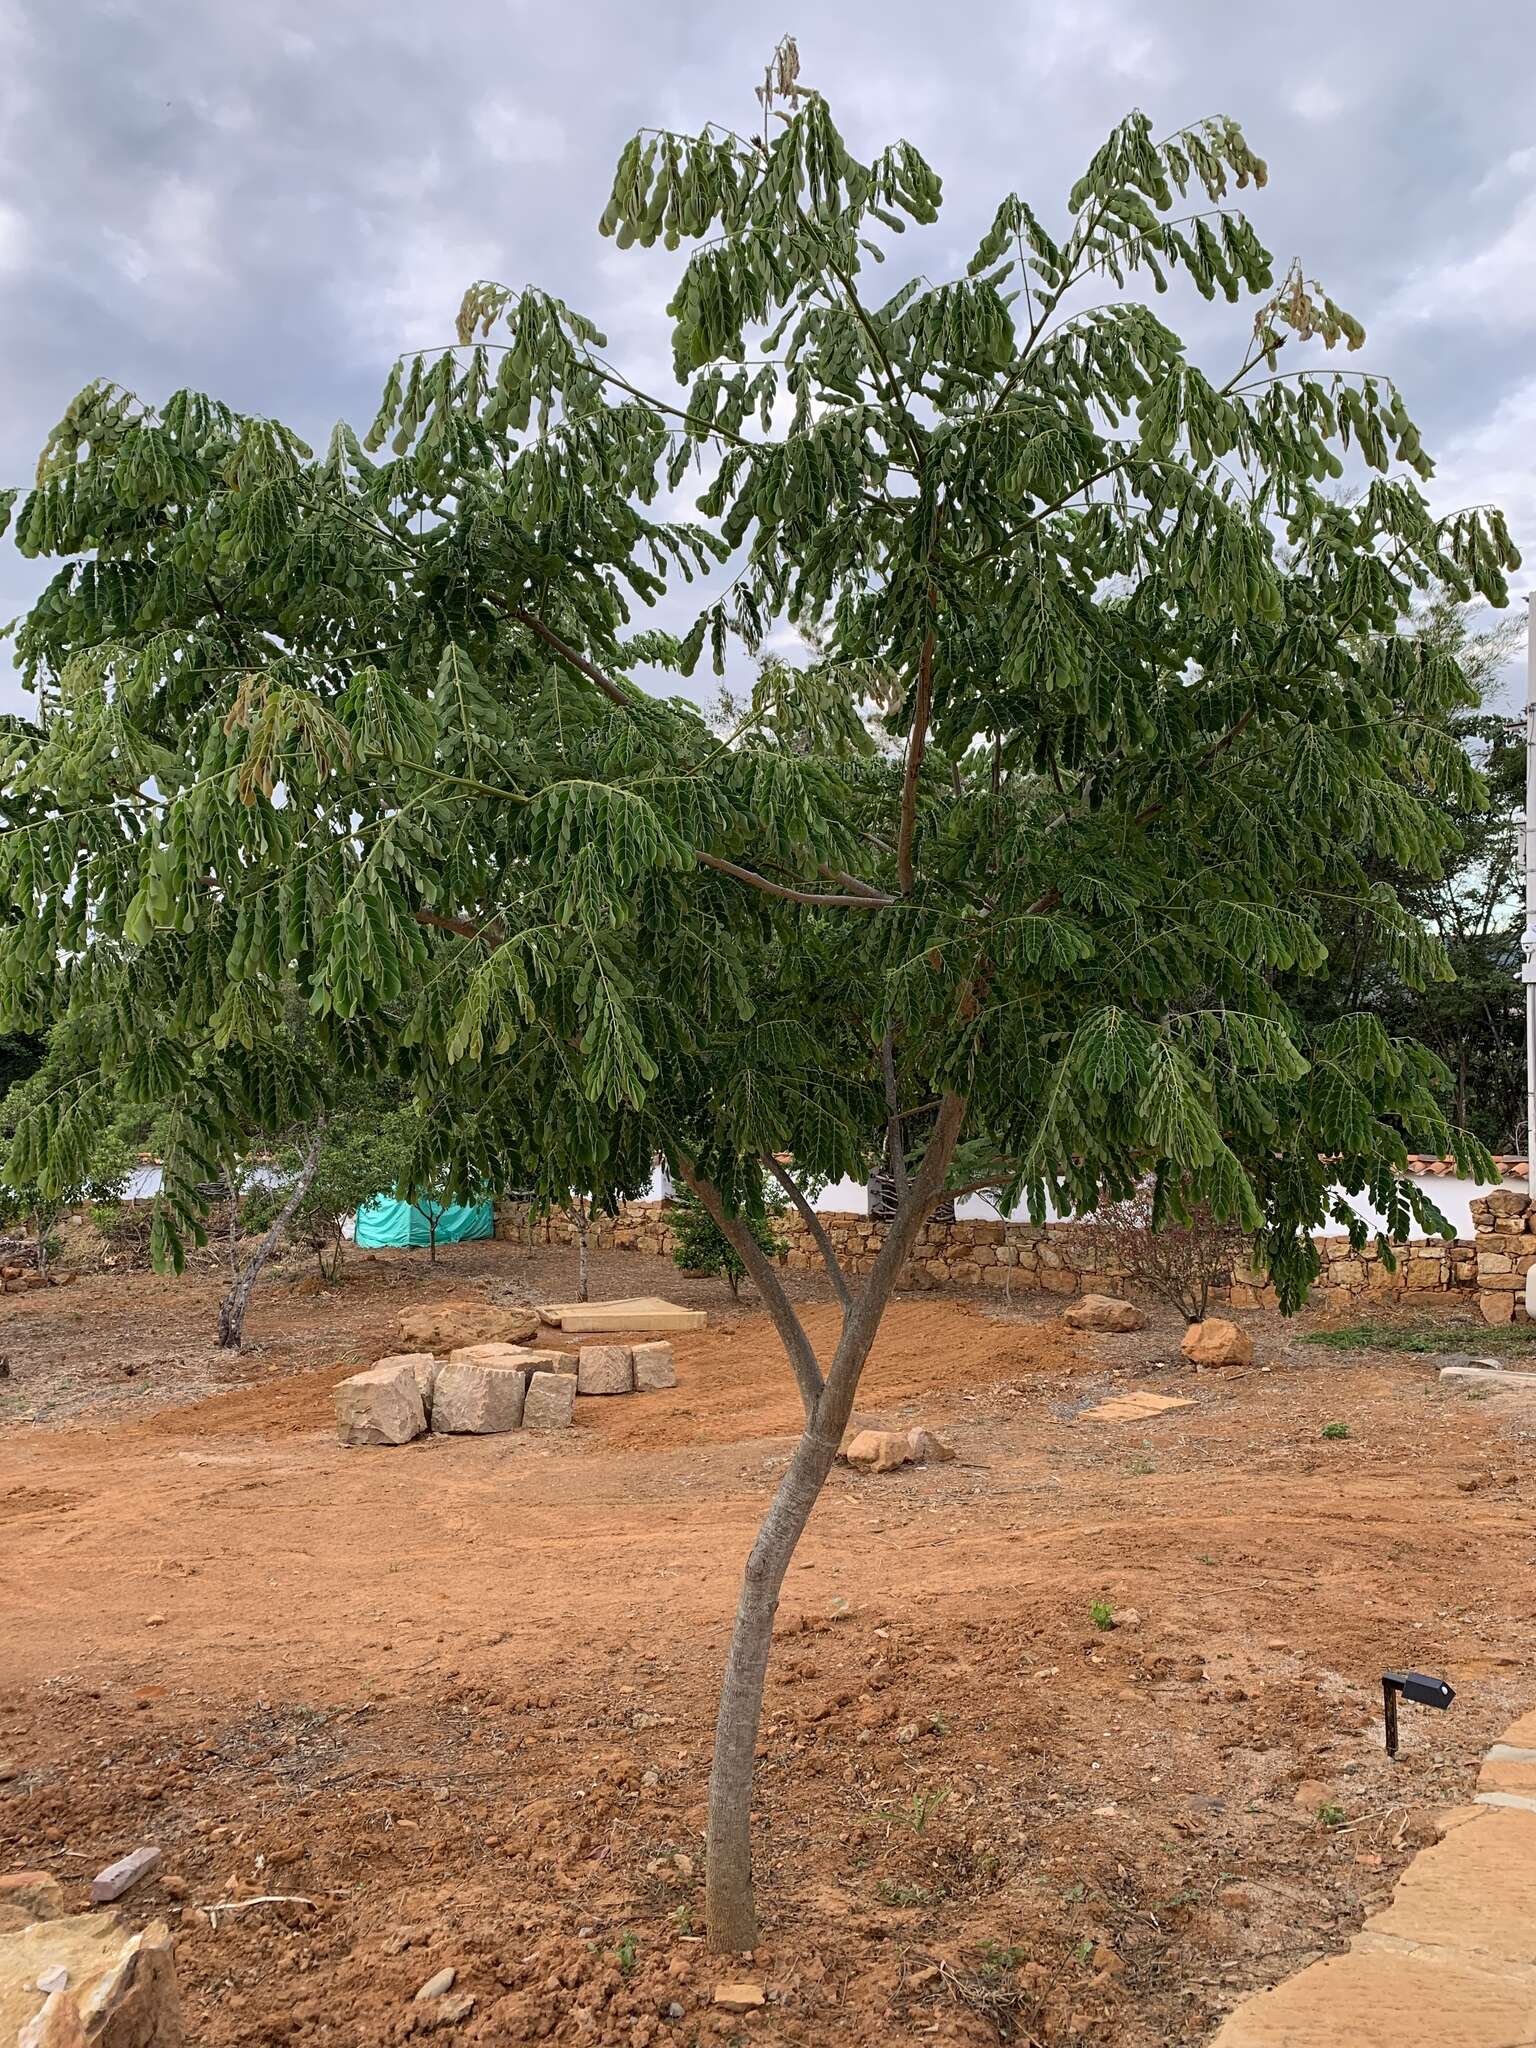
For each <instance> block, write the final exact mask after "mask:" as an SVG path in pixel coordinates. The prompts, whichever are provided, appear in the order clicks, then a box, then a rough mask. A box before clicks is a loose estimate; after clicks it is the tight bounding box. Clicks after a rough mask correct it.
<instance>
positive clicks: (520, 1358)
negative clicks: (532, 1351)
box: [448, 1344, 528, 1372]
mask: <svg viewBox="0 0 1536 2048" xmlns="http://www.w3.org/2000/svg"><path fill="white" fill-rule="evenodd" d="M448 1363H449V1364H450V1365H517V1366H521V1367H522V1369H523V1371H524V1372H526V1371H527V1370H528V1352H527V1349H526V1348H525V1347H524V1346H523V1345H521V1344H455V1346H454V1347H453V1349H452V1350H451V1351H450V1352H449V1354H448Z"/></svg>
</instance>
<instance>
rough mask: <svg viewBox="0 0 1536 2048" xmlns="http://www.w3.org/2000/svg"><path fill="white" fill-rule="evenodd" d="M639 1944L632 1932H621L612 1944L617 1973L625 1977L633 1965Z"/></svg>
mask: <svg viewBox="0 0 1536 2048" xmlns="http://www.w3.org/2000/svg"><path fill="white" fill-rule="evenodd" d="M639 1947H640V1944H639V1943H638V1942H637V1941H636V1939H635V1937H634V1936H633V1935H632V1934H621V1935H620V1936H619V1938H618V1940H617V1942H616V1943H615V1944H614V1950H613V1955H614V1960H615V1962H617V1964H618V1966H619V1975H620V1976H621V1977H627V1976H629V1975H630V1973H631V1971H632V1970H633V1969H634V1967H635V1958H636V1954H637V1952H638V1950H639Z"/></svg>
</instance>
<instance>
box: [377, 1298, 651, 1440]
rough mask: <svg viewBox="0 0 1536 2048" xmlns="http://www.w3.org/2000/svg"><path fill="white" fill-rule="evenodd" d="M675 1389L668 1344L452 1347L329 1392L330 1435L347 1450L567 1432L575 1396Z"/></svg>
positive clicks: (380, 1367)
mask: <svg viewBox="0 0 1536 2048" xmlns="http://www.w3.org/2000/svg"><path fill="white" fill-rule="evenodd" d="M418 1327H419V1325H418ZM676 1385H677V1373H676V1370H675V1369H674V1367H673V1363H672V1346H671V1345H670V1344H667V1343H656V1344H635V1345H629V1344H584V1345H583V1346H582V1347H581V1350H580V1351H579V1352H575V1351H536V1350H532V1349H530V1348H529V1347H528V1346H526V1345H522V1344H502V1343H494V1342H486V1343H478V1344H459V1345H455V1346H454V1347H453V1349H451V1350H450V1351H449V1353H448V1355H447V1357H446V1358H438V1357H437V1356H436V1354H435V1353H433V1352H430V1351H403V1352H397V1353H396V1354H395V1356H394V1357H392V1358H381V1359H380V1360H379V1362H378V1364H377V1365H371V1366H369V1368H368V1370H367V1371H366V1372H355V1373H353V1374H352V1376H351V1378H350V1379H345V1380H343V1381H342V1382H341V1383H340V1385H339V1386H338V1387H337V1388H336V1435H337V1439H338V1440H339V1441H340V1442H341V1443H344V1444H354V1445H355V1444H408V1443H410V1442H411V1441H412V1439H413V1438H415V1437H418V1436H422V1435H424V1434H425V1433H426V1431H428V1430H431V1431H432V1433H433V1434H434V1435H435V1436H499V1435H501V1434H503V1433H504V1432H505V1431H507V1430H512V1429H569V1427H570V1425H571V1420H572V1418H573V1416H574V1414H575V1410H576V1397H577V1395H578V1394H634V1393H650V1392H653V1391H655V1390H656V1389H658V1388H664V1387H675V1386H676Z"/></svg>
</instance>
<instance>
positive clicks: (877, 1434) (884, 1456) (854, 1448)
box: [843, 1429, 913, 1472]
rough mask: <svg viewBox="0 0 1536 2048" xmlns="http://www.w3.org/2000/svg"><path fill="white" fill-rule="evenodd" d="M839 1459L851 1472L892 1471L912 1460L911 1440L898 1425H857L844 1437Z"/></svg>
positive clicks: (908, 1463)
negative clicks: (865, 1426)
mask: <svg viewBox="0 0 1536 2048" xmlns="http://www.w3.org/2000/svg"><path fill="white" fill-rule="evenodd" d="M843 1460H844V1462H845V1464H847V1465H848V1466H850V1467H851V1469H852V1470H853V1471H855V1472H894V1471H895V1470H896V1468H897V1466H898V1465H910V1464H911V1463H912V1462H913V1452H912V1442H911V1439H910V1438H909V1437H907V1436H905V1435H903V1433H902V1432H901V1431H900V1430H899V1429H861V1430H860V1431H859V1432H858V1434H857V1435H856V1436H853V1437H850V1438H849V1439H848V1442H847V1444H846V1445H845V1446H844V1448H843Z"/></svg>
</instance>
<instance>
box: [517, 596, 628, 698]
mask: <svg viewBox="0 0 1536 2048" xmlns="http://www.w3.org/2000/svg"><path fill="white" fill-rule="evenodd" d="M503 609H504V610H505V611H506V614H507V616H508V618H512V619H516V620H517V622H518V624H519V625H521V626H526V627H527V628H528V630H529V632H530V633H536V634H537V635H538V637H539V638H540V639H541V640H542V641H543V642H544V644H545V646H546V647H552V648H553V649H554V651H555V653H556V654H558V655H559V657H560V659H561V660H562V661H563V662H564V663H565V664H566V666H567V667H569V668H573V669H575V670H576V671H577V673H578V674H579V675H584V676H585V677H586V679H587V681H588V682H589V683H596V685H597V687H598V688H599V689H600V690H601V691H602V693H603V695H604V696H605V697H607V698H608V699H609V700H610V701H611V702H612V703H615V704H617V705H618V706H619V707H620V709H621V710H624V711H627V710H628V709H629V707H630V700H629V696H628V693H627V692H626V691H624V690H623V689H621V688H620V686H619V685H618V684H617V683H616V682H615V681H614V680H613V678H612V676H607V675H604V674H603V671H602V670H601V669H600V668H599V667H598V666H597V664H596V662H592V661H588V659H587V657H586V656H585V655H584V654H578V653H577V652H576V649H575V648H574V647H572V646H571V645H570V644H569V642H567V641H565V640H562V639H561V638H560V635H559V634H558V633H557V632H556V631H555V630H554V628H553V627H552V626H546V625H545V623H544V621H543V620H542V619H541V618H540V617H539V616H538V615H537V613H535V612H530V611H527V610H525V609H524V607H523V606H522V605H520V604H509V605H506V606H504V607H503Z"/></svg>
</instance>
